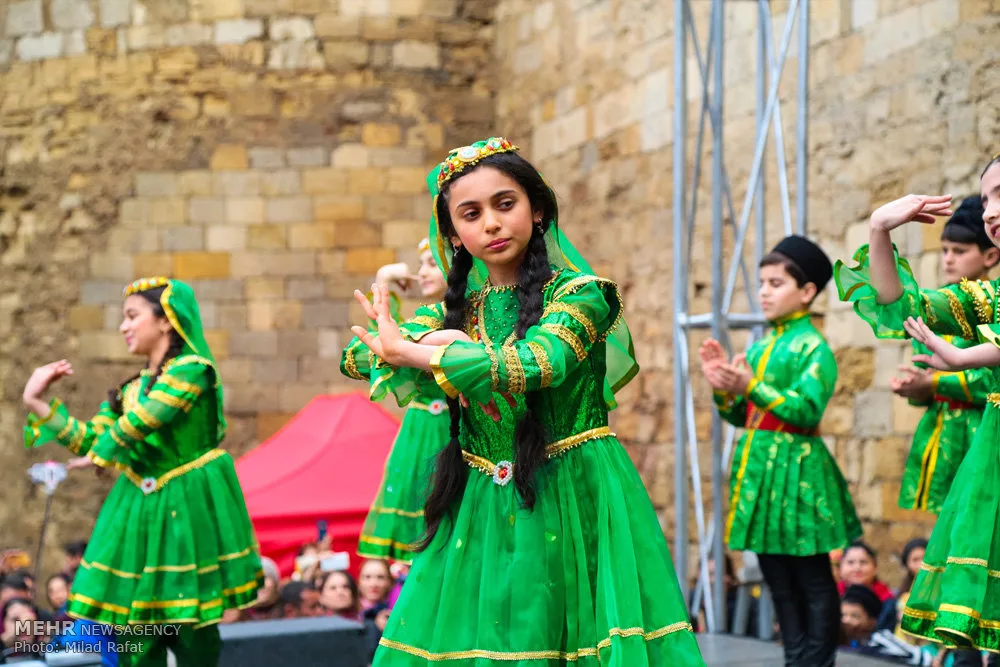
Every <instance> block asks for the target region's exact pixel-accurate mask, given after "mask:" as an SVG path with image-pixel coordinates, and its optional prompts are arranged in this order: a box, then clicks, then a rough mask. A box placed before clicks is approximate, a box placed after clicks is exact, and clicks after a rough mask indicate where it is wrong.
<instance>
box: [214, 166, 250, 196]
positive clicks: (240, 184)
mask: <svg viewBox="0 0 1000 667" xmlns="http://www.w3.org/2000/svg"><path fill="white" fill-rule="evenodd" d="M212 176H213V189H212V191H213V194H216V195H223V196H225V197H256V196H258V195H260V193H261V173H260V172H255V171H218V172H215V173H214V174H213V175H212Z"/></svg>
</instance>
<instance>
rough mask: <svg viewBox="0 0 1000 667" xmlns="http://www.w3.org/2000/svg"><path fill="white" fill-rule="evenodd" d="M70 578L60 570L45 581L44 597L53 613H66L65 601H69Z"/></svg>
mask: <svg viewBox="0 0 1000 667" xmlns="http://www.w3.org/2000/svg"><path fill="white" fill-rule="evenodd" d="M69 589H70V579H69V577H67V576H66V575H65V574H63V573H62V572H60V573H58V574H53V575H52V576H51V577H49V580H48V581H47V582H45V597H46V598H48V601H49V606H50V607H51V608H52V611H53V613H55V614H65V613H66V603H67V602H68V601H69Z"/></svg>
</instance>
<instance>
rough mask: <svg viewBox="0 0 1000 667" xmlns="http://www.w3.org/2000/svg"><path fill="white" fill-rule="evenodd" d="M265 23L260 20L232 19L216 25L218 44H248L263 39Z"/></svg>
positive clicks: (216, 41)
mask: <svg viewBox="0 0 1000 667" xmlns="http://www.w3.org/2000/svg"><path fill="white" fill-rule="evenodd" d="M263 35H264V22H263V21H261V20H260V19H231V20H226V21H219V22H217V23H216V24H215V43H216V44H220V45H221V44H246V43H247V42H249V41H250V40H252V39H257V38H259V37H263Z"/></svg>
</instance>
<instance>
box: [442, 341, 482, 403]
mask: <svg viewBox="0 0 1000 667" xmlns="http://www.w3.org/2000/svg"><path fill="white" fill-rule="evenodd" d="M430 365H431V371H432V372H433V374H434V381H435V382H437V384H438V386H439V387H441V389H442V390H443V391H444V392H445V393H446V394H447V395H448V396H449V397H450V398H457V397H458V395H459V394H464V395H465V397H466V398H468V399H469V400H476V401H479V402H480V403H488V402H489V401H490V399H491V398H492V393H493V388H494V387H493V381H492V376H493V361H492V359H491V357H490V354H489V353H488V352H487V351H486V348H485V347H484V346H483V345H481V344H479V343H469V342H466V341H455V342H453V343H449V344H448V345H442V346H440V347H438V348H437V349H436V350H435V351H434V355H433V356H432V357H431V363H430Z"/></svg>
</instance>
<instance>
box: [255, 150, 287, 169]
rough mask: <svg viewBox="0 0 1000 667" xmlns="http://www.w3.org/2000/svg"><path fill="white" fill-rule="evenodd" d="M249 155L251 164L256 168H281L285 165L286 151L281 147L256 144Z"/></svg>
mask: <svg viewBox="0 0 1000 667" xmlns="http://www.w3.org/2000/svg"><path fill="white" fill-rule="evenodd" d="M249 155H250V166H251V167H253V168H254V169H281V168H282V167H284V166H285V151H283V150H282V149H280V148H269V147H267V146H254V147H253V148H251V149H250V151H249Z"/></svg>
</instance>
